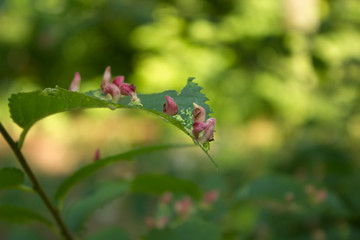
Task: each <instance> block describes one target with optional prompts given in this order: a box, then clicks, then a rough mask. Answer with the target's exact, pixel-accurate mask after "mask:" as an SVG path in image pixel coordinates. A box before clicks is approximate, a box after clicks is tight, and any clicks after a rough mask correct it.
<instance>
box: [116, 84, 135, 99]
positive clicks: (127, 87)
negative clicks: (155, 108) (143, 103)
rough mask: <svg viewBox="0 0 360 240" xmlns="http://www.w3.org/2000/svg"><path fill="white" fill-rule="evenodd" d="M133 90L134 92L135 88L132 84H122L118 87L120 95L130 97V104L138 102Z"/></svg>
mask: <svg viewBox="0 0 360 240" xmlns="http://www.w3.org/2000/svg"><path fill="white" fill-rule="evenodd" d="M135 90H136V87H135V86H134V85H133V84H129V83H123V84H121V86H120V92H121V94H122V95H128V96H130V97H131V101H132V102H136V101H138V100H139V99H138V97H137V95H136V92H135Z"/></svg>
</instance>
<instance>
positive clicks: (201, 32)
mask: <svg viewBox="0 0 360 240" xmlns="http://www.w3.org/2000/svg"><path fill="white" fill-rule="evenodd" d="M0 56H1V61H0V104H1V105H0V117H1V119H0V120H1V121H2V122H3V123H4V124H5V126H7V127H8V128H9V130H10V132H11V133H12V134H13V136H14V137H15V136H18V134H19V133H20V128H19V127H17V126H15V125H14V124H13V123H12V122H11V119H10V116H9V113H8V108H7V98H8V97H9V96H10V95H11V94H12V93H16V92H19V91H30V90H36V89H41V88H45V87H54V86H56V85H58V86H60V87H63V88H68V86H69V84H70V82H71V80H72V78H73V75H74V72H80V74H81V77H82V85H81V88H80V91H86V90H89V89H94V88H98V87H99V84H100V82H101V78H102V74H103V72H104V70H105V67H106V66H111V67H112V74H113V76H115V75H125V76H126V81H127V82H131V83H133V84H135V85H136V86H137V92H141V93H151V92H160V91H164V90H167V89H176V90H178V91H180V90H181V88H182V87H183V86H184V85H185V83H186V79H187V77H190V76H192V77H196V81H197V82H198V83H199V85H201V86H203V87H204V90H203V91H202V92H203V93H204V94H206V96H207V97H208V98H209V99H210V101H209V102H208V104H209V105H210V107H211V108H212V109H213V111H214V113H213V114H212V117H215V118H216V119H217V127H216V134H215V141H214V142H212V146H211V148H212V149H211V154H212V155H213V157H214V158H215V160H216V161H217V163H218V164H219V166H220V174H217V173H216V171H215V169H214V167H213V166H212V165H211V164H210V162H209V161H208V160H207V159H206V156H204V155H203V154H202V153H201V151H198V150H197V149H193V150H186V151H170V152H167V153H164V154H162V155H159V154H155V155H153V156H152V155H150V156H146V158H147V160H146V161H139V162H136V163H135V164H126V165H124V166H120V167H119V168H118V169H108V170H107V172H108V173H111V174H113V175H114V176H120V177H132V176H134V175H136V174H138V173H143V172H160V173H171V174H173V175H175V176H179V177H182V178H186V179H190V180H193V181H195V182H197V183H198V184H199V185H200V186H202V188H203V189H204V190H206V189H212V188H216V189H219V191H220V192H221V195H220V202H221V206H222V207H221V211H220V210H219V211H220V213H219V216H218V217H216V218H215V220H214V221H216V222H217V223H219V225H220V226H221V229H222V231H223V238H224V239H276V240H278V239H314V240H323V239H360V215H359V212H360V185H359V184H358V182H359V180H360V175H359V170H360V165H359V156H360V155H359V154H360V148H359V144H360V107H359V103H360V82H359V80H360V1H358V0H346V1H344V0H278V1H269V0H262V1H259V0H222V1H220V0H209V1H204V0H198V1H190V0H173V1H170V0H162V1H155V0H147V1H145V0H131V1H130V0H119V1H115V0H114V1H111V0H94V1H86V0H76V1H70V0H34V1H30V0H2V1H0ZM184 141H185V142H186V141H189V140H187V139H186V137H185V136H183V134H181V133H180V132H179V133H178V132H177V131H176V129H173V128H172V127H171V126H168V125H167V124H166V123H163V122H162V121H161V120H159V119H157V118H155V117H153V116H148V115H146V114H142V113H136V112H133V111H117V112H111V111H108V110H107V111H106V110H92V111H85V112H82V113H72V114H59V115H56V116H53V117H50V118H48V119H45V120H43V121H41V122H40V123H38V124H37V125H36V126H35V127H34V128H33V129H32V130H31V131H30V134H29V137H28V139H27V140H26V142H25V146H24V152H25V154H26V155H27V156H28V157H29V159H30V161H31V162H32V164H33V166H34V168H35V169H36V171H37V172H38V173H39V174H42V175H43V176H44V178H45V177H46V178H50V179H53V181H47V184H48V185H49V186H47V187H48V191H50V192H51V191H53V190H52V189H53V188H54V186H56V185H57V184H58V182H59V180H61V179H62V178H63V176H64V175H67V174H69V172H72V171H73V170H74V169H75V168H77V167H78V166H79V165H83V164H85V163H87V162H91V158H92V155H93V152H94V150H95V149H96V148H97V147H100V149H101V152H102V154H103V155H104V156H106V155H111V154H115V153H118V152H121V151H125V150H126V149H130V148H132V147H135V146H142V145H151V144H157V143H161V142H164V143H168V142H171V143H176V142H178V143H179V142H180V143H181V142H184ZM89 149H94V150H91V151H89ZM54 153H56V154H54ZM0 158H1V160H2V161H1V162H0V165H1V166H5V165H13V164H14V159H13V156H12V154H11V152H10V151H9V149H8V147H7V146H6V145H5V143H4V140H3V139H0ZM144 158H145V157H144ZM159 159H160V160H159ZM105 172H106V171H105ZM111 174H110V175H111ZM102 175H106V174H104V172H103V174H99V176H98V177H99V178H101V176H102ZM284 179H286V180H284ZM292 184H294V185H296V186H297V187H299V189H302V190H301V191H300V190H299V191H300V192H301V193H296V191H295V190H294V188H296V187H293V185H292ZM83 188H86V186H83ZM283 188H284V189H285V190H284V191H283V192H280V193H279V194H280V195H276V194H277V193H274V192H272V191H271V190H269V189H283ZM249 189H250V190H249ZM292 189H293V190H292ZM306 189H307V190H306ZM309 189H310V190H309ZM314 189H315V190H314ZM317 190H318V192H317ZM321 191H325V193H326V200H323V199H320V200H321V201H320V200H317V197H316V196H318V195H317V193H319V192H321ZM284 193H285V194H284ZM13 194H15V193H12V192H10V193H6V194H5V195H4V196H2V199H1V200H0V202H2V201H5V202H6V201H9V199H11V200H13V199H14V196H17V199H18V201H19V202H21V201H22V200H21V199H22V198H21V196H20V197H19V196H18V195H13ZM304 194H305V195H304ZM275 195H276V197H275V199H273V198H274V196H275ZM298 195H301V196H303V197H304V199H305V200H301V199H300V198H301V197H298ZM0 196H1V195H0ZM279 196H280V197H279ZM138 198H139V199H142V198H140V197H138ZM269 198H270V200H269ZM139 199H138V201H140V204H141V201H144V200H139ZM124 201H125V200H124ZM269 201H270V203H271V204H269ZM323 201H324V202H323ZM274 202H275V203H277V204H275V203H274ZM35 205H36V204H35ZM38 205H40V203H39V204H38ZM39 208H40V207H39ZM134 208H135V209H136V207H134ZM139 211H140V210H139ZM110 212H111V211H110ZM139 214H140V213H139ZM140 216H141V217H142V215H141V214H140ZM118 217H119V218H124V216H118ZM127 217H128V216H127ZM141 217H139V219H140V218H141ZM106 218H110V217H104V216H101V217H99V216H98V218H94V219H95V220H94V222H96V221H97V222H96V224H98V225H99V226H100V225H101V224H100V223H99V222H101V221H103V222H101V223H102V224H103V225H106V223H107V221H105V220H101V219H106ZM133 218H134V220H133V221H134V224H133V225H131V224H128V225H129V226H127V228H128V231H129V232H132V236H134V238H136V236H137V235H136V234H137V231H136V230H134V229H136V228H135V227H134V226H135V223H136V221H140V220H136V219H135V217H133ZM96 219H97V220H96ZM99 219H100V220H99ZM112 219H116V218H115V217H114V216H112ZM114 221H115V222H116V220H114ZM119 221H120V222H121V220H119ZM122 222H124V220H122ZM137 223H138V224H139V222H137ZM96 224H95V225H96ZM124 224H125V223H124ZM124 224H123V225H121V226H124ZM98 225H96V226H98ZM125 225H126V224H125ZM35 226H37V225H36V224H35ZM37 227H38V226H37ZM8 228H9V226H8V225H4V226H2V225H1V224H0V235H1V234H3V235H4V236H6V237H7V239H17V238H16V236H15V234H13V233H12V232H13V231H11V230H10V231H8V230H6V229H8ZM39 228H40V227H39ZM143 228H144V227H141V229H143ZM40 229H42V228H40ZM24 231H30V230H29V229H27V230H24ZM33 234H35V233H33ZM43 234H44V235H46V234H47V233H46V232H45V233H43ZM130 235H131V234H130ZM20 239H21V238H20ZM28 239H30V238H28ZM34 239H36V237H35V238H34Z"/></svg>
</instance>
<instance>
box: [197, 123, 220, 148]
mask: <svg viewBox="0 0 360 240" xmlns="http://www.w3.org/2000/svg"><path fill="white" fill-rule="evenodd" d="M206 124H207V126H206V128H205V130H204V133H203V135H202V136H201V138H200V139H199V142H200V143H202V144H204V143H206V142H210V141H213V140H214V132H215V125H216V119H215V118H209V119H208V120H207V121H206Z"/></svg>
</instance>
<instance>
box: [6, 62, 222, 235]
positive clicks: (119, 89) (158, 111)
mask: <svg viewBox="0 0 360 240" xmlns="http://www.w3.org/2000/svg"><path fill="white" fill-rule="evenodd" d="M193 80H194V79H193V78H189V79H188V81H187V84H186V86H185V87H184V88H183V89H182V91H181V92H180V93H179V94H178V93H177V92H176V91H174V90H169V91H165V92H162V93H154V94H136V93H135V89H136V88H135V86H133V85H131V84H128V83H124V77H122V76H118V77H115V78H114V81H113V82H111V73H110V67H108V68H107V69H106V71H105V73H104V77H103V81H102V83H101V89H98V90H93V91H90V92H86V93H80V92H78V89H79V86H80V81H81V78H80V75H79V74H78V73H76V74H75V77H74V80H73V82H72V84H71V86H70V90H66V89H63V88H60V87H56V88H46V89H44V90H39V91H34V92H27V93H17V94H14V95H12V96H11V97H10V99H9V110H10V114H11V117H12V119H13V121H14V122H15V123H16V124H17V125H19V126H20V127H21V128H23V131H22V133H21V135H20V137H19V141H18V142H15V141H14V140H13V139H12V138H11V137H10V135H9V134H8V132H7V131H6V129H5V128H4V126H3V125H2V124H1V123H0V132H1V133H2V135H3V136H4V138H5V140H6V142H7V143H8V145H9V146H10V147H11V149H12V151H13V152H14V154H15V156H16V158H17V160H18V162H19V163H20V165H21V167H22V170H20V169H17V168H3V169H0V180H1V181H0V189H1V190H3V189H9V188H15V189H19V190H24V191H28V192H34V193H36V194H38V195H39V197H40V198H41V200H42V201H43V203H44V204H45V206H46V207H47V209H48V210H49V211H50V213H51V215H52V217H53V219H54V220H55V225H54V223H53V222H52V221H51V220H48V219H47V218H45V217H44V216H42V215H40V214H38V213H37V212H35V211H33V210H30V209H27V208H24V207H21V206H0V219H2V220H7V221H12V222H27V221H30V220H36V221H39V222H42V223H44V224H45V225H46V226H48V227H49V228H51V229H53V230H54V231H55V232H57V233H58V234H59V235H61V236H62V237H63V238H64V239H68V240H70V239H75V238H76V237H75V234H76V233H78V232H79V231H80V230H81V227H82V225H83V223H84V222H85V220H86V219H87V218H88V217H89V216H90V215H91V213H93V212H94V210H95V209H97V208H98V207H100V206H103V205H104V204H106V203H108V202H109V201H111V200H112V199H114V198H116V197H118V196H120V195H123V194H124V193H126V192H128V191H132V192H139V193H156V194H159V195H160V194H163V193H164V192H167V191H174V192H180V193H184V194H186V195H189V196H192V197H194V198H195V199H199V198H201V195H202V193H201V191H200V190H199V188H198V187H197V186H196V185H195V184H194V183H192V182H190V181H185V180H182V179H178V178H175V177H170V176H166V175H146V176H139V177H136V178H134V179H133V180H129V181H125V180H121V181H119V180H117V181H114V182H107V183H105V184H99V186H97V187H96V190H95V191H94V194H93V195H92V196H91V197H88V198H87V199H84V200H83V201H81V202H79V203H77V204H73V205H72V206H71V207H70V208H69V209H68V211H67V214H66V217H65V218H64V216H63V213H64V212H63V206H64V201H65V200H66V196H67V193H68V192H69V191H70V190H71V189H72V188H73V187H74V186H75V185H76V184H77V183H79V182H80V181H82V180H84V179H85V178H87V177H89V176H90V175H92V174H94V173H95V172H96V171H98V170H100V169H102V168H103V167H105V166H108V165H110V164H114V163H117V162H119V161H124V160H128V159H129V158H131V157H133V156H136V155H140V154H144V153H149V152H154V151H159V150H166V149H170V148H178V147H188V146H189V145H184V144H178V145H171V144H168V145H159V146H147V147H141V148H137V149H134V150H131V151H128V152H124V153H120V154H117V155H115V156H111V157H106V158H103V159H98V160H96V161H94V162H93V163H91V164H88V165H86V166H84V167H82V168H80V169H78V170H77V171H76V172H74V173H73V174H72V175H70V176H69V177H67V178H66V179H65V180H64V181H63V182H62V183H61V184H60V185H59V187H58V188H57V190H56V194H55V196H54V199H50V198H49V196H48V195H47V194H46V193H45V191H44V189H43V187H42V185H41V184H40V182H39V180H38V178H37V176H36V175H35V174H34V173H33V171H32V170H31V167H30V166H29V164H28V162H27V161H26V158H25V157H24V155H23V154H22V152H21V148H22V146H23V144H24V141H25V137H26V134H27V132H28V131H29V129H30V128H31V126H33V124H34V123H36V122H37V121H39V120H41V119H42V118H45V117H47V116H50V115H52V114H56V113H60V112H65V111H72V110H82V109H89V108H109V109H111V110H116V109H121V108H129V109H136V110H143V111H147V112H150V113H152V114H155V115H157V116H159V117H161V118H162V119H164V120H165V121H167V122H169V123H170V124H172V125H173V126H175V127H177V128H178V129H179V130H181V131H182V132H184V133H185V134H186V135H187V136H188V137H190V138H191V139H192V140H193V141H194V143H195V145H197V146H199V147H200V148H201V149H202V151H203V152H204V153H205V154H206V155H207V156H208V158H209V159H210V160H211V162H212V163H213V164H214V166H215V167H216V169H218V167H217V165H216V163H215V161H214V160H213V159H212V158H211V156H210V155H209V154H208V151H209V149H210V144H209V142H210V141H212V140H213V133H214V130H215V119H214V118H209V113H211V112H212V111H211V109H210V108H209V106H208V105H207V104H206V103H205V102H206V101H207V100H208V99H207V98H206V97H205V95H204V94H202V93H201V92H200V91H201V89H202V88H201V87H199V86H198V85H197V84H196V83H195V82H194V81H193ZM164 102H165V103H164ZM193 108H194V109H193ZM206 119H207V120H206ZM205 120H206V122H205ZM25 176H27V177H28V179H29V180H30V182H31V184H32V186H26V185H24V178H25ZM144 179H145V182H144ZM53 200H54V201H53ZM209 224H210V225H211V223H205V222H203V221H196V222H194V223H184V224H180V225H179V226H177V227H176V228H175V229H172V230H171V229H168V230H167V232H162V233H160V234H161V236H162V237H157V239H162V238H163V239H166V238H167V239H168V238H169V237H170V236H171V238H172V239H177V238H178V236H177V235H178V234H179V231H180V232H181V231H182V230H181V229H182V228H184V229H188V228H189V229H192V230H194V232H193V233H192V237H193V239H199V238H202V237H205V238H207V236H208V235H209V234H208V233H206V231H204V229H206V228H208V225H209ZM118 231H119V229H112V230H111V229H110V230H109V229H105V230H104V232H100V233H98V234H95V235H94V236H90V237H89V239H104V236H105V235H106V236H111V235H112V233H113V232H114V233H113V234H116V233H118ZM212 231H213V232H214V231H215V232H216V233H215V234H214V233H212V234H211V235H209V237H210V236H211V237H212V238H211V239H219V236H220V233H219V231H218V230H216V229H213V230H212ZM157 234H158V233H151V234H150V235H149V239H154V237H153V236H157ZM176 236H177V237H176ZM124 239H126V236H125V237H124ZM207 239H210V238H207Z"/></svg>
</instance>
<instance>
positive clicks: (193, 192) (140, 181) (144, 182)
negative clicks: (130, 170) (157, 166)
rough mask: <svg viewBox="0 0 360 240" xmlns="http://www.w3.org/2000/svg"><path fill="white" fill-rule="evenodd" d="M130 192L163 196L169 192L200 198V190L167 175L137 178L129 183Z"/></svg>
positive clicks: (192, 184)
mask: <svg viewBox="0 0 360 240" xmlns="http://www.w3.org/2000/svg"><path fill="white" fill-rule="evenodd" d="M131 191H132V192H135V193H147V194H163V193H164V192H167V191H170V192H174V193H184V194H188V195H190V196H192V197H194V198H198V199H199V198H201V195H202V193H201V190H200V188H199V187H198V186H197V185H196V184H195V183H193V182H191V181H189V180H183V179H179V178H176V177H173V176H169V175H159V174H147V175H140V176H137V177H136V178H135V179H134V180H133V181H132V182H131Z"/></svg>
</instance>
